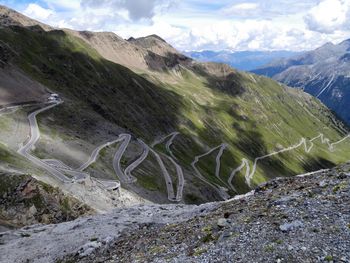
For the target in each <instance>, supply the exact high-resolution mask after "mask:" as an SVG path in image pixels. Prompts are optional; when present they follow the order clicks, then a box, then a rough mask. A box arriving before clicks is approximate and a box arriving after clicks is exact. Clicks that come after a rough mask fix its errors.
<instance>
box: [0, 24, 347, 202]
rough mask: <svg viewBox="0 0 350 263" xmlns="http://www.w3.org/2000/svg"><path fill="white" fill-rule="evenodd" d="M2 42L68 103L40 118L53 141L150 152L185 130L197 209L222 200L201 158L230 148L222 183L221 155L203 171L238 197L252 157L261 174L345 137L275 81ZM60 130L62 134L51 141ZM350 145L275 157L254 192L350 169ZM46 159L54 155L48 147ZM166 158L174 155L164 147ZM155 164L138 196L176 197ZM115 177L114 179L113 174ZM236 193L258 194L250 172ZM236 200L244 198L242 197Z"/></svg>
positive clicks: (47, 38)
mask: <svg viewBox="0 0 350 263" xmlns="http://www.w3.org/2000/svg"><path fill="white" fill-rule="evenodd" d="M0 39H1V40H2V41H3V42H5V43H7V44H8V45H9V46H11V47H12V48H13V49H14V50H15V51H16V53H17V54H18V55H17V56H15V57H14V58H13V59H12V61H11V63H13V64H16V65H17V66H19V67H20V68H21V69H23V70H24V71H25V72H26V73H27V74H29V75H30V76H31V77H33V78H35V79H36V80H38V81H39V82H41V83H43V84H45V85H46V86H48V87H49V88H50V89H52V90H53V91H55V92H57V93H59V94H60V95H61V96H62V97H63V99H64V100H65V103H64V104H62V106H59V107H57V108H54V109H53V110H52V111H50V112H46V113H44V114H42V115H41V116H40V125H41V129H42V130H43V131H46V133H47V134H46V135H47V136H48V137H50V136H51V137H54V136H60V137H61V138H65V141H69V140H72V141H73V140H78V141H79V142H81V143H82V144H84V143H87V144H89V143H91V141H93V142H94V143H95V144H98V142H99V140H100V142H102V141H105V139H106V138H115V136H116V135H117V134H119V133H121V132H128V133H131V134H133V135H134V136H135V137H138V138H142V139H143V140H145V141H146V142H148V143H150V142H151V141H153V139H154V138H155V137H156V136H161V135H167V134H169V133H170V132H173V131H179V132H180V133H181V134H180V135H179V136H178V137H177V138H176V139H175V141H174V144H173V145H172V151H173V153H174V155H175V156H176V157H177V159H178V161H179V163H180V164H181V166H182V167H183V169H184V172H185V179H186V182H187V184H186V186H185V190H184V191H185V192H184V199H185V200H186V201H187V202H196V203H197V202H203V201H209V200H215V199H218V197H217V196H216V195H215V193H213V190H212V189H211V188H210V187H209V186H208V185H206V184H204V183H203V182H201V181H200V180H198V179H197V178H196V176H195V174H194V171H193V169H192V168H191V163H192V161H193V160H194V157H195V156H196V155H200V154H203V153H205V152H207V151H208V150H209V149H210V148H213V147H216V146H218V145H220V144H221V143H227V144H228V145H229V146H228V148H227V150H225V152H224V154H223V156H222V158H221V171H220V176H221V180H218V179H217V178H216V177H215V164H216V163H215V157H216V154H217V151H215V152H213V153H212V154H211V155H209V156H207V157H205V158H203V159H201V160H200V161H199V163H198V168H199V170H200V171H201V172H202V173H203V175H204V176H205V178H207V180H208V181H210V182H212V183H216V184H218V185H221V186H223V187H226V188H228V187H229V186H228V184H227V179H228V178H229V175H230V173H231V171H232V170H233V169H235V168H237V167H238V166H240V164H241V160H242V158H246V159H248V161H249V162H250V164H251V165H252V163H253V161H254V159H255V158H256V157H259V156H262V155H266V154H268V153H271V152H273V151H276V150H280V149H282V148H285V147H289V146H291V145H295V144H297V143H299V142H300V140H301V138H302V137H305V138H313V137H315V136H317V135H318V134H319V133H323V134H324V135H325V137H327V138H329V139H330V140H331V141H337V140H339V139H341V138H342V137H343V136H345V134H344V132H341V131H340V130H339V129H338V127H337V126H338V124H335V123H333V121H332V118H330V117H331V112H330V111H329V110H328V109H327V108H325V107H324V106H323V105H322V104H321V103H320V102H319V101H317V100H316V99H314V98H312V97H311V96H309V95H306V94H305V93H303V92H301V91H297V90H291V89H289V88H286V87H283V86H281V85H280V84H278V83H276V82H275V81H272V80H270V79H268V78H264V77H259V76H256V75H251V74H247V73H242V72H236V71H234V70H228V71H227V72H224V73H223V74H221V73H220V72H221V71H222V70H226V69H225V67H223V66H221V65H215V64H212V65H209V66H208V65H204V66H202V65H200V64H196V63H194V64H192V65H187V66H181V65H177V66H175V67H173V68H169V70H167V71H161V72H160V71H159V72H155V71H147V72H144V73H143V74H142V75H141V74H136V73H134V72H133V71H131V70H129V69H127V68H125V67H123V66H121V65H117V64H114V63H112V62H110V61H107V60H105V59H103V58H102V57H101V56H100V55H99V54H98V53H97V52H96V51H95V50H94V49H92V48H91V47H89V46H88V45H87V44H86V43H85V42H84V41H82V40H81V39H78V38H75V37H74V36H72V35H69V34H67V33H65V32H63V31H51V32H44V31H41V30H39V29H37V28H36V29H35V30H33V29H28V28H21V27H11V28H1V29H0ZM209 69H210V70H209ZM219 73H220V74H219ZM50 119H54V120H55V121H54V122H53V121H49V120H50ZM106 123H108V125H106ZM102 124H103V126H102ZM107 127H108V128H107ZM50 130H55V131H56V132H57V133H58V135H57V134H56V135H54V134H52V135H51V134H50V133H51V132H50ZM44 133H45V132H44ZM102 138H104V139H102ZM53 140H54V139H53ZM163 146H164V145H163ZM347 146H348V141H346V142H345V143H343V144H341V145H338V147H337V148H336V151H335V152H334V153H330V152H329V151H328V150H327V149H326V148H327V147H326V146H325V145H324V144H321V143H319V141H315V146H314V148H313V149H312V151H311V152H310V153H309V154H306V153H305V152H304V151H303V150H302V148H301V147H300V148H298V149H296V150H294V151H292V152H288V153H284V154H279V155H276V156H273V157H270V158H268V159H266V160H264V161H262V162H260V163H259V164H258V166H257V172H256V174H255V176H254V178H253V185H256V184H258V183H260V182H263V181H265V180H266V179H268V178H273V177H276V176H287V175H294V174H298V173H303V172H306V171H310V170H315V169H319V168H322V167H323V166H332V165H335V164H338V163H341V162H344V161H346V160H349V156H350V153H349V151H348V150H347V148H346V147H347ZM77 147H78V146H77ZM37 151H39V152H40V151H42V152H45V145H44V144H43V143H42V142H41V143H40V144H39V145H38V149H37ZM158 151H160V152H161V151H163V152H164V153H166V150H165V147H162V146H159V148H158ZM138 152H139V151H138ZM45 153H46V152H45ZM51 154H52V156H51V157H55V153H51ZM48 157H49V156H48ZM102 158H103V157H102ZM105 158H110V157H105ZM127 161H128V160H127ZM129 161H130V160H129ZM101 163H103V162H101ZM147 164H149V165H147V167H145V164H143V165H142V166H141V167H140V169H137V170H136V171H135V176H136V177H138V178H140V179H139V181H138V185H136V186H135V187H136V188H139V189H143V190H144V191H145V192H144V195H145V196H147V197H148V198H149V199H152V192H157V194H158V195H159V194H160V195H163V196H166V192H165V186H164V181H162V180H163V179H162V178H161V175H160V174H159V168H158V167H157V163H156V162H155V160H154V158H153V157H149V158H148V159H147ZM100 169H101V167H100ZM107 171H110V173H112V172H113V171H112V169H110V167H109V168H108V169H107ZM157 171H158V172H157ZM112 176H114V175H109V176H108V177H112ZM162 182H163V185H162ZM233 184H234V186H235V188H236V190H237V192H238V193H244V192H246V191H248V190H249V188H248V186H247V185H246V183H245V180H244V171H242V172H240V173H238V174H237V175H236V177H235V179H234V182H233ZM135 191H136V190H135ZM138 192H139V193H140V194H141V195H142V194H143V193H142V191H138ZM229 193H230V194H231V195H234V194H235V192H234V191H232V190H230V192H229ZM164 200H166V198H164ZM153 201H156V200H153ZM162 201H163V200H162Z"/></svg>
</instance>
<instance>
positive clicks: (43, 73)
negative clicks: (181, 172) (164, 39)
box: [0, 26, 181, 138]
mask: <svg viewBox="0 0 350 263" xmlns="http://www.w3.org/2000/svg"><path fill="white" fill-rule="evenodd" d="M0 37H1V39H2V40H3V41H4V42H6V43H7V44H9V45H10V46H11V47H12V48H13V49H14V50H15V51H17V52H18V53H19V54H20V56H16V57H15V58H13V59H12V62H15V63H16V64H17V65H19V66H20V67H21V68H22V69H23V70H24V71H26V72H27V73H28V74H29V75H30V76H32V77H34V78H35V79H37V80H38V81H39V82H41V83H43V84H45V85H47V86H48V87H50V88H51V89H52V90H54V91H55V92H57V93H59V94H60V95H61V96H62V97H63V98H64V100H65V101H66V102H67V104H70V106H71V108H73V109H74V108H75V107H76V111H79V109H80V108H84V107H86V110H88V111H89V110H92V111H93V112H96V113H98V114H99V115H100V116H102V117H103V118H104V119H106V120H108V121H110V122H113V123H115V124H117V125H118V126H120V127H122V128H124V129H126V130H129V131H130V132H133V133H134V134H135V135H138V136H141V135H142V137H146V138H150V137H153V136H155V135H156V134H159V133H167V132H169V131H172V130H174V129H175V127H177V124H178V111H179V108H181V101H180V98H179V96H178V95H177V94H176V93H173V92H171V91H167V90H165V89H163V88H162V87H159V86H157V85H155V84H154V83H152V82H149V81H147V80H146V79H144V78H143V77H141V76H139V75H137V74H135V73H134V72H132V71H131V70H129V69H127V68H125V67H123V66H121V65H118V64H115V63H113V62H110V61H107V60H105V59H103V58H101V57H100V56H99V55H98V54H97V52H96V51H95V50H93V49H92V48H90V47H89V46H87V45H86V44H85V43H84V42H83V41H82V40H80V39H77V38H74V37H72V36H69V35H67V34H66V33H65V32H63V31H60V30H54V31H50V32H45V31H43V30H38V28H37V27H35V30H32V29H30V28H23V27H16V26H14V27H10V28H3V29H1V30H0ZM57 113H58V112H57ZM58 114H59V113H58ZM69 121H74V120H69ZM75 121H81V120H80V119H79V118H78V119H77V118H76V120H75ZM61 124H62V125H64V126H67V127H69V126H70V124H69V123H66V122H65V120H64V119H63V121H62V123H61Z"/></svg>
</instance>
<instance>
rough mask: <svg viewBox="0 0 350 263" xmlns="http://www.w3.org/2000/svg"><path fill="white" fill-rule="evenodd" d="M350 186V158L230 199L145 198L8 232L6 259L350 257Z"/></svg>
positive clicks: (4, 244) (4, 237)
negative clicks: (183, 201) (163, 201)
mask: <svg viewBox="0 0 350 263" xmlns="http://www.w3.org/2000/svg"><path fill="white" fill-rule="evenodd" d="M349 194H350V164H348V165H344V166H342V167H338V168H336V169H333V170H323V171H320V172H316V173H314V174H312V175H307V176H298V177H294V178H280V179H275V180H273V181H271V182H269V183H266V184H263V185H260V186H259V187H258V188H257V189H255V191H253V192H251V193H249V194H247V195H245V196H240V197H236V198H234V199H232V200H229V201H226V202H218V203H210V204H205V205H201V206H185V205H148V206H146V205H143V206H136V207H131V208H126V209H118V210H116V211H114V212H112V213H110V214H106V215H98V216H92V217H89V218H81V219H78V220H76V221H73V222H69V223H64V224H57V225H50V226H46V227H43V226H39V227H38V226H34V227H31V228H26V229H21V230H19V231H15V232H7V233H3V234H1V236H0V243H1V244H2V253H1V255H0V261H1V260H4V259H7V260H8V259H10V260H11V262H21V261H22V260H24V259H29V260H31V259H35V260H36V262H55V261H57V260H59V262H330V261H333V262H349V259H350V251H349V249H348V248H349V246H350V241H349V240H350V211H349V207H350V198H349V196H350V195H349ZM20 241H25V242H20ZM39 248H40V249H39ZM28 251H30V253H28Z"/></svg>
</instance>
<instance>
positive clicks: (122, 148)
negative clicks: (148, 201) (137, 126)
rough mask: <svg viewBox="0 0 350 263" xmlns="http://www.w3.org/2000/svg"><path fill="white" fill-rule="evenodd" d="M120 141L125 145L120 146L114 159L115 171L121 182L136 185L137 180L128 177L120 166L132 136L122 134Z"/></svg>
mask: <svg viewBox="0 0 350 263" xmlns="http://www.w3.org/2000/svg"><path fill="white" fill-rule="evenodd" d="M118 140H121V141H123V143H122V144H121V145H120V147H119V149H118V150H117V152H116V153H115V155H114V158H113V168H114V171H115V173H116V175H117V176H118V178H119V179H120V181H121V182H123V183H127V184H129V183H134V182H135V181H136V178H134V177H132V176H130V177H129V176H128V175H126V174H125V173H124V171H123V169H122V168H121V165H120V161H121V159H122V157H123V154H124V153H125V151H126V148H127V147H128V145H129V143H130V140H131V135H130V134H126V133H123V134H120V135H119V139H118Z"/></svg>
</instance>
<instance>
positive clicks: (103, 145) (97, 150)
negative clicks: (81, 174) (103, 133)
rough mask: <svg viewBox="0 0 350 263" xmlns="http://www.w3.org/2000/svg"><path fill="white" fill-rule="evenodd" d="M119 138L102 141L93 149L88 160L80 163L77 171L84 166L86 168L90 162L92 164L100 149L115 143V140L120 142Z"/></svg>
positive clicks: (82, 169)
mask: <svg viewBox="0 0 350 263" xmlns="http://www.w3.org/2000/svg"><path fill="white" fill-rule="evenodd" d="M120 141H121V139H116V140H114V141H111V142H107V143H104V144H102V145H100V146H99V147H97V148H96V149H95V150H93V152H92V153H91V156H90V158H89V160H87V161H86V163H84V164H82V165H81V166H80V167H79V168H77V170H78V171H84V170H85V169H86V168H88V167H89V166H90V165H91V164H93V163H94V162H96V160H97V156H98V155H99V153H100V151H101V150H102V149H104V148H106V147H108V146H111V145H112V144H115V143H117V142H120Z"/></svg>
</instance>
